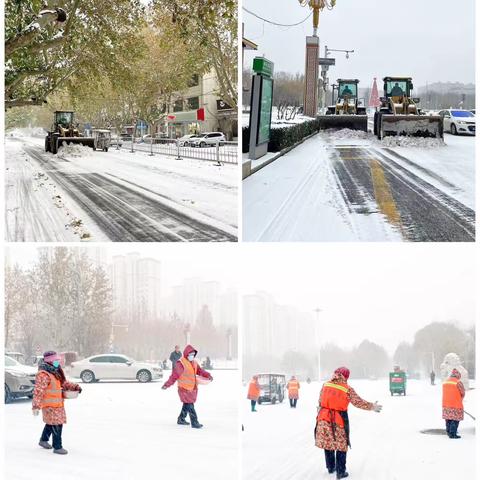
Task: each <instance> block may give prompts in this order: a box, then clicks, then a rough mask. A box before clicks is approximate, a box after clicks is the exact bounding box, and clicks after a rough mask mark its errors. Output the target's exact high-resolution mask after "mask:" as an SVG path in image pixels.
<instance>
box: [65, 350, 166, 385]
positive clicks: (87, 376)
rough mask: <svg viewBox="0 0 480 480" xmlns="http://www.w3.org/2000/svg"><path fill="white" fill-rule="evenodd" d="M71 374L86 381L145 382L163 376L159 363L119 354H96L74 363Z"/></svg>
mask: <svg viewBox="0 0 480 480" xmlns="http://www.w3.org/2000/svg"><path fill="white" fill-rule="evenodd" d="M70 375H71V376H73V377H79V378H81V379H82V381H83V382H84V383H92V382H98V381H99V380H135V379H136V380H138V381H139V382H142V383H145V382H150V381H152V380H157V379H159V378H162V377H163V373H162V369H161V368H160V366H158V365H151V364H149V363H142V362H137V361H135V360H133V359H132V358H129V357H127V356H126V355H119V354H113V353H111V354H105V355H94V356H93V357H88V358H85V359H83V360H80V361H78V362H73V363H72V368H71V370H70Z"/></svg>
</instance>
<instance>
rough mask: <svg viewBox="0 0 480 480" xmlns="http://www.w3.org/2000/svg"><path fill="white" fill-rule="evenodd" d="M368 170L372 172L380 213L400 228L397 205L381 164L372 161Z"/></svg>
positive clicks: (400, 222) (374, 160)
mask: <svg viewBox="0 0 480 480" xmlns="http://www.w3.org/2000/svg"><path fill="white" fill-rule="evenodd" d="M370 170H371V172H372V181H373V189H374V192H375V200H376V201H377V204H378V206H379V208H380V211H381V212H382V213H383V214H384V215H385V216H386V217H387V218H388V220H389V221H390V223H392V224H393V225H396V226H398V227H401V226H402V219H401V217H400V213H399V212H398V210H397V204H396V203H395V199H394V198H393V195H392V192H391V190H390V185H389V184H388V181H387V179H386V178H385V173H384V171H383V168H382V164H381V163H380V162H379V161H378V160H376V159H372V160H371V162H370Z"/></svg>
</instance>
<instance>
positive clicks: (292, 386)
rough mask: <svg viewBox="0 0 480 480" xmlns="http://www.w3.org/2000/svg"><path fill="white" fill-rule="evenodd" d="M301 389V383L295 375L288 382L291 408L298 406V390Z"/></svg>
mask: <svg viewBox="0 0 480 480" xmlns="http://www.w3.org/2000/svg"><path fill="white" fill-rule="evenodd" d="M299 389H300V383H299V382H298V380H297V379H296V377H295V375H292V378H291V379H290V380H289V381H288V383H287V390H288V399H289V400H290V408H297V400H298V390H299Z"/></svg>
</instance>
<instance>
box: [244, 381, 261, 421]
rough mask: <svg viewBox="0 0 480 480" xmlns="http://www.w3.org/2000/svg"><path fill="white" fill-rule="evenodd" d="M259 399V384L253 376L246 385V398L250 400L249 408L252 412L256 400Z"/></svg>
mask: <svg viewBox="0 0 480 480" xmlns="http://www.w3.org/2000/svg"><path fill="white" fill-rule="evenodd" d="M259 397H260V384H259V383H258V375H254V376H253V377H252V379H251V380H250V383H249V384H248V394H247V398H248V399H249V400H250V408H251V409H252V412H256V411H257V410H256V409H255V407H256V405H257V402H258V398H259Z"/></svg>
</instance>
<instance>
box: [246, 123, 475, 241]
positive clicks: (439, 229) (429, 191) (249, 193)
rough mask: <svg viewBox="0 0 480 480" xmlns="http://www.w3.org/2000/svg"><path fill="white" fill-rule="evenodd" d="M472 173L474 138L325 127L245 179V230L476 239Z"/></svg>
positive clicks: (288, 235)
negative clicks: (416, 136)
mask: <svg viewBox="0 0 480 480" xmlns="http://www.w3.org/2000/svg"><path fill="white" fill-rule="evenodd" d="M397 143H400V145H398V144H397ZM474 179H475V139H474V138H472V137H455V136H452V135H449V134H446V135H445V144H442V143H440V142H439V141H438V140H435V139H433V140H430V139H406V140H405V139H398V140H397V139H393V138H386V139H385V140H384V141H382V142H380V141H378V140H377V139H376V138H375V137H373V135H372V134H370V133H368V134H367V133H365V132H354V131H348V130H347V131H344V130H342V131H338V132H333V133H332V132H322V133H320V134H318V135H316V136H315V137H312V138H311V139H309V140H307V141H305V142H304V143H303V144H301V145H300V146H298V147H297V148H295V149H294V150H292V151H291V152H289V153H287V154H286V155H284V156H283V157H280V158H279V159H278V160H276V161H275V162H273V163H271V164H270V165H268V166H266V167H264V168H263V169H261V170H259V171H258V172H256V173H255V174H253V175H251V176H250V177H248V178H247V179H246V180H244V182H243V226H244V229H243V232H244V233H243V237H244V240H247V241H356V240H359V241H390V240H397V241H474V239H475V212H474V207H475V188H474V187H475V182H474Z"/></svg>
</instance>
